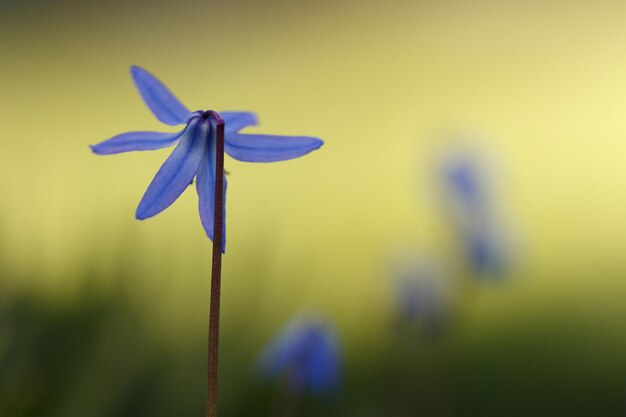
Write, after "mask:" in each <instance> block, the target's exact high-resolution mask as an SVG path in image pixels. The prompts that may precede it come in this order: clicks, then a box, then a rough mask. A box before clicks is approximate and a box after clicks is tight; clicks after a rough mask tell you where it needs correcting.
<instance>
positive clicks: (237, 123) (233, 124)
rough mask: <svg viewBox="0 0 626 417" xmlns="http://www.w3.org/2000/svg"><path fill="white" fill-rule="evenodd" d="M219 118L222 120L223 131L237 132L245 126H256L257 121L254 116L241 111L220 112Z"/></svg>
mask: <svg viewBox="0 0 626 417" xmlns="http://www.w3.org/2000/svg"><path fill="white" fill-rule="evenodd" d="M220 116H221V117H222V119H224V129H225V130H228V131H231V132H237V131H238V130H241V129H243V128H244V127H247V126H256V125H257V124H258V123H259V121H258V119H257V117H256V114H254V113H250V112H243V111H225V112H220Z"/></svg>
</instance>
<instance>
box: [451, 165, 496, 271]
mask: <svg viewBox="0 0 626 417" xmlns="http://www.w3.org/2000/svg"><path fill="white" fill-rule="evenodd" d="M447 162H448V163H447V165H445V166H444V169H443V182H444V189H445V191H446V193H447V196H448V199H449V201H450V203H451V206H452V207H451V208H452V213H453V215H454V219H453V220H454V222H455V225H456V227H457V229H458V232H459V234H460V239H461V241H462V243H463V245H464V247H465V253H466V256H467V258H468V261H469V263H470V265H471V266H472V269H473V270H474V272H475V273H477V274H479V275H482V274H489V275H492V276H497V275H501V274H503V273H504V272H505V270H506V267H507V259H506V253H505V249H504V246H505V243H506V242H505V239H504V235H503V231H502V228H501V224H500V223H499V219H498V218H497V216H496V213H495V211H496V210H494V205H495V204H494V198H493V195H492V194H493V192H492V191H493V190H492V189H491V187H490V184H489V182H488V180H489V177H488V176H487V175H486V173H485V172H484V170H483V169H482V168H483V167H482V165H481V164H479V162H478V161H477V160H476V159H475V158H473V157H472V156H471V155H468V154H460V155H454V156H453V157H452V158H451V159H450V160H448V161H447Z"/></svg>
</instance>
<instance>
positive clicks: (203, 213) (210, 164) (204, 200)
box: [196, 126, 227, 253]
mask: <svg viewBox="0 0 626 417" xmlns="http://www.w3.org/2000/svg"><path fill="white" fill-rule="evenodd" d="M212 129H213V130H212V132H211V134H210V139H209V140H208V141H207V143H206V147H207V149H206V150H205V152H204V156H203V158H202V161H201V162H200V167H199V168H198V176H197V177H196V190H197V191H198V200H199V201H198V210H199V211H200V220H201V221H202V227H204V231H205V232H206V234H207V236H208V237H209V239H211V242H214V243H215V241H214V240H213V226H214V224H213V222H214V221H215V133H214V127H213V126H212ZM226 185H227V184H226V176H224V201H223V204H222V253H224V252H225V251H226Z"/></svg>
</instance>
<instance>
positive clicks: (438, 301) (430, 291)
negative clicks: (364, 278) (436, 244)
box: [390, 254, 453, 335]
mask: <svg viewBox="0 0 626 417" xmlns="http://www.w3.org/2000/svg"><path fill="white" fill-rule="evenodd" d="M396 258H397V259H394V260H393V262H392V263H391V265H390V272H391V278H392V283H393V284H394V285H393V289H394V301H395V303H394V305H395V307H396V312H397V316H398V323H399V324H401V325H402V326H403V327H404V326H406V325H413V324H417V325H418V326H419V328H420V329H421V330H422V331H423V332H424V333H426V334H431V335H432V334H438V333H439V331H440V330H441V329H442V328H443V326H444V325H445V324H446V322H447V320H448V319H449V315H450V313H451V301H452V295H453V294H452V288H451V285H450V282H449V280H448V279H446V278H448V277H447V274H446V273H445V271H444V270H443V268H442V266H441V265H440V264H439V263H438V262H436V261H435V260H434V259H431V258H428V257H424V256H402V257H401V256H400V254H398V256H397V257H396Z"/></svg>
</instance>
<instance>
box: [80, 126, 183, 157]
mask: <svg viewBox="0 0 626 417" xmlns="http://www.w3.org/2000/svg"><path fill="white" fill-rule="evenodd" d="M182 134H183V131H180V132H176V133H163V132H128V133H122V134H121V135H117V136H114V137H112V138H111V139H107V140H105V141H103V142H100V143H98V144H97V145H90V146H89V147H90V148H91V150H92V151H93V153H97V154H98V155H111V154H115V153H121V152H129V151H151V150H154V149H161V148H167V147H168V146H171V145H173V144H174V142H176V141H177V140H178V138H179V137H180V136H181V135H182Z"/></svg>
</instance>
